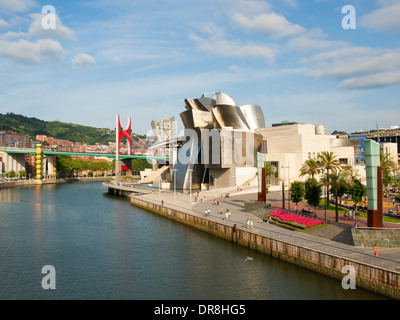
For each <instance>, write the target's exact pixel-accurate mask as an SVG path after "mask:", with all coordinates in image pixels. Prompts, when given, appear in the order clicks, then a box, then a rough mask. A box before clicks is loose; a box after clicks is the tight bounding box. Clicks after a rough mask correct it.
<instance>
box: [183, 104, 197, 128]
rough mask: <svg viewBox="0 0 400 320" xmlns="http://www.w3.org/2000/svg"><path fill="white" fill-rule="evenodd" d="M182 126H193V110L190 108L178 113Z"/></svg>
mask: <svg viewBox="0 0 400 320" xmlns="http://www.w3.org/2000/svg"><path fill="white" fill-rule="evenodd" d="M180 116H181V120H182V123H183V126H184V127H185V128H190V129H193V128H194V121H193V112H192V109H190V110H186V111H184V112H182V113H181V114H180Z"/></svg>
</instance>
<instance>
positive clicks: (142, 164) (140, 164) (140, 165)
mask: <svg viewBox="0 0 400 320" xmlns="http://www.w3.org/2000/svg"><path fill="white" fill-rule="evenodd" d="M151 167H152V165H151V164H150V163H149V162H148V161H147V159H139V158H138V159H132V161H131V171H132V172H135V173H137V174H139V171H143V170H144V169H146V168H151Z"/></svg>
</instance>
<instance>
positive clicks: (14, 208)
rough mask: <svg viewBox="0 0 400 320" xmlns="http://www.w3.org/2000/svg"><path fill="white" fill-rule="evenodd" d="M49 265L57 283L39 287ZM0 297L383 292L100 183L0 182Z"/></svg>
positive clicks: (301, 296) (318, 296) (324, 296)
mask: <svg viewBox="0 0 400 320" xmlns="http://www.w3.org/2000/svg"><path fill="white" fill-rule="evenodd" d="M47 265H50V266H53V267H54V270H55V271H54V273H53V274H52V276H54V277H53V278H51V279H50V280H48V283H51V282H53V283H54V284H55V289H47V290H46V289H44V287H43V286H42V280H43V279H44V278H45V277H47V276H48V275H47V274H46V273H42V268H43V267H44V266H47ZM49 275H50V274H49ZM46 279H48V278H46ZM0 299H34V300H35V299H110V300H111V299H134V300H210V299H212V300H214V299H218V300H260V299H261V300H286V299H291V300H293V299H294V300H328V299H329V300H332V299H334V300H336V299H339V300H365V299H385V297H383V296H381V295H378V294H375V293H372V292H369V291H367V290H364V289H361V288H357V289H356V290H351V289H349V290H344V289H343V288H342V286H341V282H340V281H338V280H334V279H331V278H328V277H325V276H322V275H319V274H317V273H314V272H311V271H308V270H305V269H303V268H300V267H297V266H294V265H291V264H289V263H286V262H283V261H279V260H277V259H274V258H271V257H268V256H265V255H262V254H259V253H257V252H254V251H252V250H250V249H247V248H244V247H241V246H238V245H235V244H232V243H230V242H227V241H224V240H221V239H218V238H216V237H214V236H211V235H208V234H206V233H204V232H201V231H197V230H194V229H192V228H190V227H187V226H184V225H181V224H179V223H176V222H173V221H170V220H168V219H166V218H163V217H159V216H157V215H155V214H152V213H149V212H146V211H143V210H140V209H138V208H135V207H133V206H131V205H130V204H129V201H127V200H123V199H121V198H116V197H114V196H111V195H109V194H107V189H106V188H105V187H103V185H102V183H73V184H60V185H43V186H33V187H21V188H10V189H1V190H0Z"/></svg>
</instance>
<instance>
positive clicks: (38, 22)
mask: <svg viewBox="0 0 400 320" xmlns="http://www.w3.org/2000/svg"><path fill="white" fill-rule="evenodd" d="M30 16H31V18H32V19H33V22H32V23H31V25H30V27H29V30H28V33H27V36H36V37H46V38H57V39H69V40H73V39H75V35H74V31H72V30H71V29H69V28H67V27H66V26H64V25H63V23H62V21H61V19H60V17H59V16H58V15H57V14H56V15H55V16H56V25H55V29H44V28H43V27H42V19H43V18H44V17H45V16H46V15H45V14H41V13H33V14H31V15H30Z"/></svg>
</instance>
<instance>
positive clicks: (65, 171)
mask: <svg viewBox="0 0 400 320" xmlns="http://www.w3.org/2000/svg"><path fill="white" fill-rule="evenodd" d="M151 167H152V166H151V164H150V163H149V162H148V161H147V160H146V159H132V160H131V170H132V173H133V174H139V172H140V171H142V170H144V169H145V168H151ZM56 168H57V173H58V175H59V176H70V175H72V174H74V173H80V172H83V171H91V172H94V171H98V172H103V173H106V172H110V171H111V172H112V173H114V171H115V160H113V161H110V162H106V161H85V160H83V159H72V157H71V156H57V159H56Z"/></svg>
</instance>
